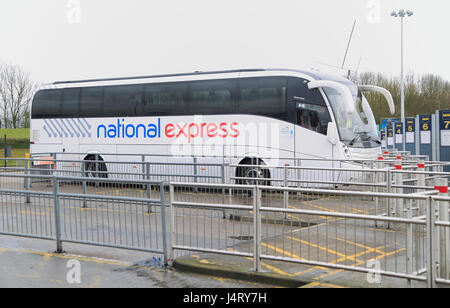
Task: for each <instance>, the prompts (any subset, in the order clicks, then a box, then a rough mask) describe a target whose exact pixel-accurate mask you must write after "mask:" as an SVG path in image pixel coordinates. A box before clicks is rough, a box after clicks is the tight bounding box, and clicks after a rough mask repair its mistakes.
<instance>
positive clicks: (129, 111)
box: [103, 85, 144, 117]
mask: <svg viewBox="0 0 450 308" xmlns="http://www.w3.org/2000/svg"><path fill="white" fill-rule="evenodd" d="M143 94H144V86H143V85H131V86H113V87H105V94H104V102H103V116H105V117H126V116H128V117H129V116H136V108H137V106H140V105H141V104H142V98H143Z"/></svg>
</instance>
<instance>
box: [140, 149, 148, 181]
mask: <svg viewBox="0 0 450 308" xmlns="http://www.w3.org/2000/svg"><path fill="white" fill-rule="evenodd" d="M141 161H142V164H141V166H142V167H141V172H142V179H143V180H144V181H145V180H146V179H147V177H146V176H147V165H146V163H145V154H142V155H141Z"/></svg>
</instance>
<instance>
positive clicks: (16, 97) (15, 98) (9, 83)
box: [0, 64, 37, 128]
mask: <svg viewBox="0 0 450 308" xmlns="http://www.w3.org/2000/svg"><path fill="white" fill-rule="evenodd" d="M36 88H37V86H36V84H35V83H34V82H33V81H32V80H31V79H30V76H29V74H28V73H26V72H24V71H23V70H22V69H21V68H20V67H19V66H17V65H12V64H2V65H1V66H0V100H1V111H2V113H3V123H4V126H5V128H18V127H21V126H22V127H23V126H24V125H27V124H28V125H29V120H28V119H25V118H26V117H27V116H28V115H29V108H30V103H31V100H32V98H33V94H34V92H35V90H36Z"/></svg>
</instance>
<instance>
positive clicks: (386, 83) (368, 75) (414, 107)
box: [355, 72, 450, 121]
mask: <svg viewBox="0 0 450 308" xmlns="http://www.w3.org/2000/svg"><path fill="white" fill-rule="evenodd" d="M355 79H356V82H357V83H358V84H372V85H378V86H380V87H383V88H386V89H387V90H389V91H390V92H391V94H392V97H393V99H394V103H395V109H396V111H395V114H394V115H391V114H390V113H389V108H388V107H387V104H386V102H385V100H384V98H383V97H382V96H381V95H379V94H376V93H367V94H366V97H367V100H368V101H369V102H370V105H371V107H372V110H373V113H374V116H375V119H376V120H378V121H379V120H381V119H382V118H391V117H397V118H399V117H400V107H401V106H400V78H398V77H392V78H388V77H385V76H384V75H382V74H380V73H378V74H375V73H372V72H365V73H361V74H359V75H358V76H357V77H356V78H355ZM438 109H450V83H449V82H448V81H445V80H444V79H442V78H441V77H440V76H436V75H433V74H427V75H423V76H421V77H417V76H415V75H414V74H412V73H409V74H407V75H406V76H405V113H406V116H407V117H414V116H416V115H419V114H431V113H434V112H435V111H436V110H438Z"/></svg>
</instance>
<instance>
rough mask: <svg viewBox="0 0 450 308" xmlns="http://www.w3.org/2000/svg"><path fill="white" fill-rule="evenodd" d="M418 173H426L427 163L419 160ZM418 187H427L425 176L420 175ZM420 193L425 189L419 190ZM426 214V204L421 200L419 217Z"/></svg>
mask: <svg viewBox="0 0 450 308" xmlns="http://www.w3.org/2000/svg"><path fill="white" fill-rule="evenodd" d="M417 171H419V172H424V171H425V161H424V160H423V159H421V160H419V163H418V164H417ZM417 185H418V186H419V187H420V186H425V174H418V182H417ZM419 191H425V189H419ZM425 212H426V210H425V203H424V202H423V201H422V200H419V216H422V215H424V214H425Z"/></svg>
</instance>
